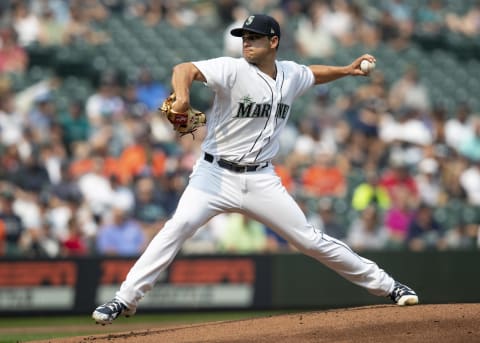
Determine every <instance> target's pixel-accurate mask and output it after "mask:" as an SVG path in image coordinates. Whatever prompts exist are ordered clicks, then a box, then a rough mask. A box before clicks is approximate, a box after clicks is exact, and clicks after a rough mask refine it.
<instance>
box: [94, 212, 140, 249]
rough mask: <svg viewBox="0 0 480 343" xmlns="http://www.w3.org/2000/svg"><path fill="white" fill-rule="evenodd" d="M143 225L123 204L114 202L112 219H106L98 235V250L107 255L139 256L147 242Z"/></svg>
mask: <svg viewBox="0 0 480 343" xmlns="http://www.w3.org/2000/svg"><path fill="white" fill-rule="evenodd" d="M147 243H148V242H147V237H146V235H145V233H144V232H143V230H142V228H141V226H140V225H139V224H138V223H137V222H136V221H135V220H133V219H132V218H131V216H130V215H129V214H128V212H127V211H125V210H124V209H123V208H122V206H117V205H116V204H113V207H112V210H111V219H106V223H105V224H103V225H102V226H101V227H100V228H99V230H98V235H97V252H98V253H99V254H101V255H107V256H137V255H139V254H140V253H141V252H142V251H143V249H144V248H145V245H146V244H147Z"/></svg>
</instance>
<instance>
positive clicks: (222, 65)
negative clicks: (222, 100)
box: [192, 57, 238, 91]
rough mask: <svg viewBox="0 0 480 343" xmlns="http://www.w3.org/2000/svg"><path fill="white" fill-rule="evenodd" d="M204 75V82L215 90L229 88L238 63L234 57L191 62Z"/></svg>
mask: <svg viewBox="0 0 480 343" xmlns="http://www.w3.org/2000/svg"><path fill="white" fill-rule="evenodd" d="M192 63H193V64H194V65H195V66H196V67H197V68H198V70H200V72H201V73H202V74H203V76H205V79H206V80H207V82H206V83H205V84H206V85H207V86H208V87H209V88H212V89H213V90H215V91H218V90H221V89H224V88H228V89H230V88H231V87H232V85H233V83H234V81H235V78H236V75H237V68H238V63H237V60H236V59H235V58H231V57H218V58H212V59H209V60H203V61H195V62H192Z"/></svg>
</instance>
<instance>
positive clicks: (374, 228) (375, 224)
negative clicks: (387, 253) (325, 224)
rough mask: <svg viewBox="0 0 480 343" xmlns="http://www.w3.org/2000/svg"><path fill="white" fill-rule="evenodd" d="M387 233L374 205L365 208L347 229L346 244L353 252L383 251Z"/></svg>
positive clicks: (379, 212) (379, 213)
mask: <svg viewBox="0 0 480 343" xmlns="http://www.w3.org/2000/svg"><path fill="white" fill-rule="evenodd" d="M387 240H388V232H387V229H386V228H385V226H384V224H383V219H382V216H381V211H380V210H379V209H378V207H377V206H376V205H375V204H372V205H369V206H368V207H365V208H364V209H363V210H362V211H361V213H360V216H359V217H358V218H356V219H355V220H354V221H353V222H352V224H351V225H350V227H349V229H348V235H347V237H346V242H347V243H348V245H350V246H351V247H352V249H354V250H358V251H361V250H382V249H385V247H386V244H387Z"/></svg>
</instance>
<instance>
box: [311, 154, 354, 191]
mask: <svg viewBox="0 0 480 343" xmlns="http://www.w3.org/2000/svg"><path fill="white" fill-rule="evenodd" d="M314 154H315V155H314V161H313V164H312V165H311V166H309V167H307V168H306V169H305V171H304V173H303V176H302V184H303V190H304V192H305V194H308V195H309V196H312V197H328V196H331V197H335V198H341V197H343V196H344V195H345V192H346V190H347V189H346V186H347V184H346V180H345V175H344V174H343V171H342V170H341V168H340V166H339V164H338V160H339V159H338V158H337V157H336V156H335V154H334V151H333V150H332V149H331V148H328V147H325V146H323V147H319V148H318V149H317V150H316V151H315V153H314Z"/></svg>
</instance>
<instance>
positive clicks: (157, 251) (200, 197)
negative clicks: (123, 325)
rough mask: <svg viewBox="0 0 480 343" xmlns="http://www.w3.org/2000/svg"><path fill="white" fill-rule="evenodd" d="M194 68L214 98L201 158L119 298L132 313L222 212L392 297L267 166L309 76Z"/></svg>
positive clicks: (375, 273) (386, 284)
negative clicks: (256, 224) (260, 226)
mask: <svg viewBox="0 0 480 343" xmlns="http://www.w3.org/2000/svg"><path fill="white" fill-rule="evenodd" d="M194 64H195V66H196V67H197V68H198V69H199V70H200V71H201V72H202V74H203V75H204V76H205V79H206V80H207V82H206V85H207V86H208V87H210V88H211V89H212V90H213V91H214V92H215V101H214V105H213V108H212V111H211V113H210V114H209V116H208V120H207V128H208V133H207V136H206V138H205V140H204V142H203V145H202V148H203V150H204V151H205V153H206V154H205V155H202V156H201V158H200V159H199V160H198V161H197V163H196V165H195V167H194V170H193V172H192V174H191V176H190V182H189V184H188V186H187V188H186V189H185V191H184V193H183V195H182V197H181V199H180V201H179V204H178V207H177V210H176V212H175V214H174V215H173V217H172V218H171V219H170V220H168V221H167V223H166V224H165V226H164V227H163V228H162V229H161V230H160V232H159V233H158V234H157V235H156V236H155V237H154V239H153V240H152V241H151V243H150V244H149V246H148V247H147V249H146V250H145V252H144V253H143V254H142V256H141V257H140V258H139V259H138V261H137V262H136V263H135V265H134V266H133V267H132V269H131V270H130V272H129V273H128V275H127V278H126V280H125V281H124V282H123V284H122V286H121V288H120V290H119V291H118V292H117V294H116V296H117V298H118V299H119V300H121V301H123V302H124V303H125V304H126V305H127V306H128V307H129V309H135V308H136V307H137V305H138V301H139V300H140V299H141V298H142V297H143V296H144V294H145V292H147V291H148V290H150V289H151V288H152V287H153V285H154V283H155V281H156V280H157V278H158V277H159V275H160V273H161V272H162V271H163V270H164V269H165V268H167V266H168V265H169V264H170V263H171V262H172V260H173V258H174V257H175V255H176V254H177V252H178V251H179V250H180V248H181V246H182V244H183V242H184V241H185V240H186V239H187V238H188V237H190V236H191V235H193V233H194V232H195V231H196V230H197V229H198V228H199V227H200V226H202V225H203V224H205V223H206V222H207V221H208V220H209V219H210V218H212V217H214V216H215V215H217V214H219V213H222V212H240V213H244V214H245V215H248V216H250V217H252V218H254V219H256V220H258V221H260V222H262V223H264V224H265V225H267V226H268V227H270V228H272V229H273V230H275V231H276V232H277V233H278V234H280V235H281V236H283V237H284V238H286V239H287V240H288V241H289V242H290V243H292V244H293V245H294V246H296V247H297V248H298V249H299V250H300V251H302V252H303V253H305V254H307V255H309V256H311V257H313V258H315V259H317V260H318V261H320V262H321V263H323V264H325V265H326V266H328V267H330V268H332V269H333V270H335V271H336V272H337V273H339V274H340V275H342V276H343V277H345V278H346V279H348V280H349V281H351V282H353V283H355V284H357V285H360V286H362V287H365V288H366V289H367V290H368V291H370V292H371V293H373V294H375V295H379V296H387V295H389V294H390V292H391V291H392V290H393V288H394V280H393V279H392V277H390V276H389V275H388V274H387V273H386V272H385V271H383V270H382V269H380V268H379V267H378V266H377V264H375V263H374V262H372V261H369V260H367V259H365V258H362V257H360V256H358V255H357V254H355V253H354V252H353V251H352V250H351V249H350V248H349V247H348V246H347V245H345V244H344V243H342V242H340V241H338V240H336V239H335V238H332V237H329V236H328V235H326V234H324V233H323V232H321V231H319V230H317V229H315V228H314V227H313V226H312V225H311V224H309V223H308V222H307V219H306V218H305V215H304V213H303V212H302V211H301V209H300V208H299V206H298V205H297V204H296V202H295V201H294V199H293V198H292V197H291V196H290V195H289V194H288V193H287V191H286V190H285V188H284V187H283V186H282V184H281V181H280V178H279V177H278V176H277V175H276V174H275V171H274V168H273V166H272V164H271V163H270V161H271V159H272V158H273V157H274V156H275V154H276V153H277V151H278V149H279V141H278V136H279V135H280V133H281V131H282V128H283V127H284V126H285V124H286V121H287V119H288V116H289V114H290V109H291V106H292V102H293V101H294V99H295V98H297V97H298V96H300V95H301V94H303V93H304V92H305V91H306V90H308V89H309V88H310V87H312V86H313V85H314V76H313V73H312V72H311V70H310V69H309V68H308V67H306V66H303V65H299V64H297V63H294V62H285V61H282V62H280V61H277V62H276V66H277V77H276V79H275V80H274V79H272V78H271V77H270V76H268V75H266V74H264V73H263V72H261V71H260V70H259V69H258V68H257V67H256V66H254V65H251V64H249V63H247V62H246V61H245V60H244V59H243V58H239V59H234V58H230V57H221V58H216V59H212V60H206V61H199V62H194ZM221 159H222V160H221ZM225 160H226V161H230V162H235V163H237V164H241V165H250V166H251V168H250V169H252V170H251V171H242V172H238V171H232V170H229V169H226V168H225V165H226V164H228V162H225Z"/></svg>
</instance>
